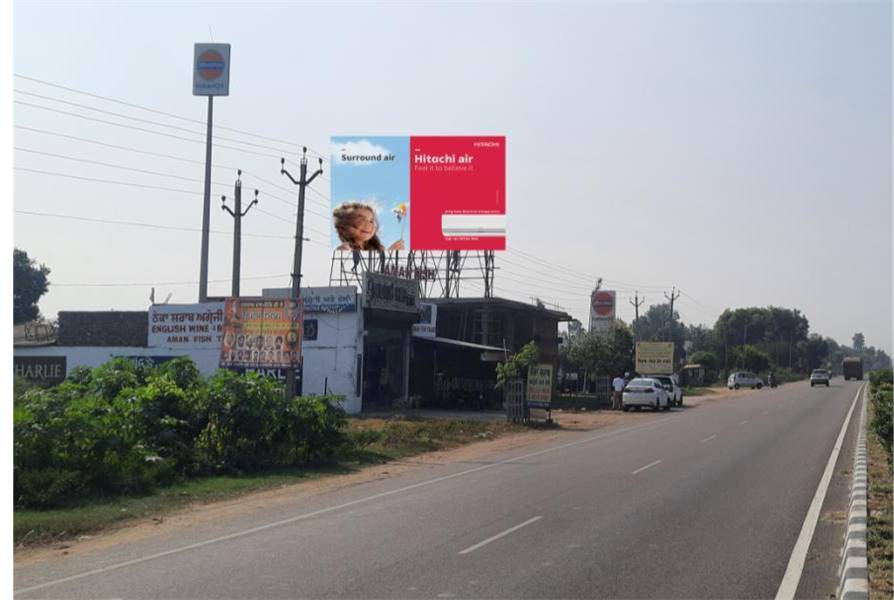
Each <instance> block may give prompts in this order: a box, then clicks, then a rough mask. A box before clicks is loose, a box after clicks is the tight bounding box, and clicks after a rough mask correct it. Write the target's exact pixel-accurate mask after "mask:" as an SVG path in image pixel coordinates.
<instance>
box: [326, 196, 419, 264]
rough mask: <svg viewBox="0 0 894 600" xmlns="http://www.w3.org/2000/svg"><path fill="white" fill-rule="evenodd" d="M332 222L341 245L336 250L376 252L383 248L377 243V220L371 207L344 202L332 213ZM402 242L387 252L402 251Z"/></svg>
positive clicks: (392, 245) (392, 246)
mask: <svg viewBox="0 0 894 600" xmlns="http://www.w3.org/2000/svg"><path fill="white" fill-rule="evenodd" d="M332 220H333V224H334V225H335V231H336V232H337V233H338V239H340V240H341V241H342V244H341V245H339V246H338V248H337V250H378V251H379V252H383V251H384V250H385V247H384V246H383V245H382V242H381V241H379V236H378V235H377V234H378V231H379V220H378V219H377V218H376V211H375V210H374V209H373V207H372V206H370V205H368V204H363V203H362V202H344V203H342V204H341V205H339V206H338V207H337V208H336V209H335V210H333V211H332ZM403 249H404V241H403V240H402V239H401V240H397V241H396V242H394V243H393V244H391V246H389V247H388V250H403Z"/></svg>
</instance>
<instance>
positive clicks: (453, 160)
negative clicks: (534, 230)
mask: <svg viewBox="0 0 894 600" xmlns="http://www.w3.org/2000/svg"><path fill="white" fill-rule="evenodd" d="M331 146H332V156H331V158H332V163H331V164H332V178H331V181H332V189H331V198H332V220H333V232H332V243H333V247H334V248H336V249H338V250H381V251H386V250H505V248H506V138H505V137H503V136H497V137H493V136H440V137H439V136H409V137H377V136H360V137H345V136H338V137H333V138H332V139H331Z"/></svg>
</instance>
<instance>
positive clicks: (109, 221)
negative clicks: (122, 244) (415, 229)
mask: <svg viewBox="0 0 894 600" xmlns="http://www.w3.org/2000/svg"><path fill="white" fill-rule="evenodd" d="M13 212H14V213H17V214H20V215H31V216H34V217H51V218H54V219H70V220H72V221H87V222H90V223H103V224H107V225H128V226H131V227H146V228H149V229H168V230H171V231H201V229H198V228H194V227H177V226H176V225H161V224H158V223H144V222H141V221H116V220H112V219H98V218H92V217H79V216H75V215H60V214H57V213H43V212H36V211H30V210H14V211H13ZM211 233H220V234H225V235H230V234H231V232H229V231H221V230H219V229H212V230H211ZM242 235H245V236H249V237H256V238H268V239H276V240H290V239H292V237H291V236H288V235H268V234H263V233H244V234H242ZM325 245H328V244H325Z"/></svg>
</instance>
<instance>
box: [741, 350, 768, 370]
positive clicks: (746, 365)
mask: <svg viewBox="0 0 894 600" xmlns="http://www.w3.org/2000/svg"><path fill="white" fill-rule="evenodd" d="M770 362H771V361H770V355H769V354H767V353H766V352H764V351H763V350H760V349H758V348H756V347H755V346H752V345H750V344H748V345H745V346H741V347H739V348H737V349H736V364H737V365H738V366H740V367H742V368H743V369H747V370H749V371H753V372H755V373H760V372H761V371H766V370H767V369H769V368H770Z"/></svg>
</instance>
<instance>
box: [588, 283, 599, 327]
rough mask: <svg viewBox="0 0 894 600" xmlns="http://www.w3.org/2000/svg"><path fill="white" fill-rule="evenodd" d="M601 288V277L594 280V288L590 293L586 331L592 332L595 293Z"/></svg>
mask: <svg viewBox="0 0 894 600" xmlns="http://www.w3.org/2000/svg"><path fill="white" fill-rule="evenodd" d="M601 287H602V277H599V278H597V279H596V287H594V288H593V291H592V292H591V293H590V326H589V327H588V328H587V331H593V311H594V310H596V309H595V308H594V306H593V302H595V301H596V292H598V291H599V288H601Z"/></svg>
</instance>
